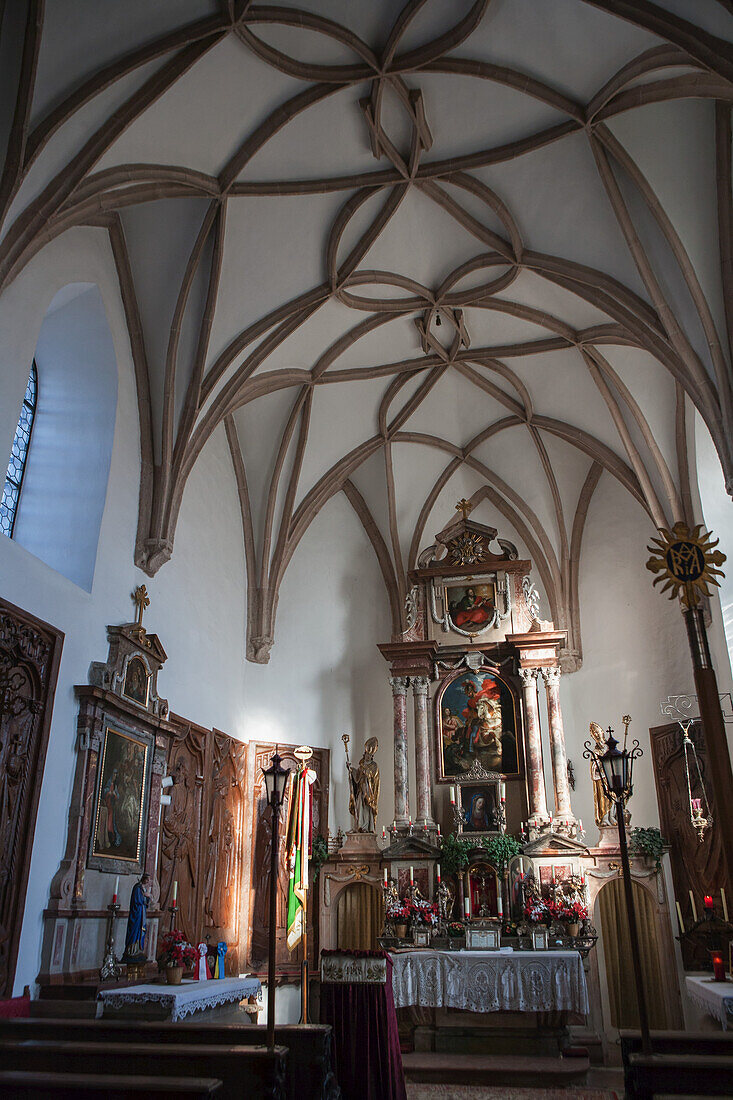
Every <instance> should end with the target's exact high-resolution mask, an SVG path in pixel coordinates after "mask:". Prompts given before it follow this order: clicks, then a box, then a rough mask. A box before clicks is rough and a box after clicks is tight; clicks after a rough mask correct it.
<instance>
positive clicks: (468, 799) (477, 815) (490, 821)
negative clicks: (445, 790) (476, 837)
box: [458, 780, 499, 833]
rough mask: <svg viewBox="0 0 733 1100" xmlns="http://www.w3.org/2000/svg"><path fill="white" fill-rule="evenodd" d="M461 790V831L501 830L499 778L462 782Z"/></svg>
mask: <svg viewBox="0 0 733 1100" xmlns="http://www.w3.org/2000/svg"><path fill="white" fill-rule="evenodd" d="M458 789H459V792H460V809H461V820H460V822H459V825H458V832H459V833H496V832H498V831H499V819H498V816H497V811H498V808H499V792H498V780H497V782H496V783H470V784H467V785H464V784H462V785H461V786H460V787H459V788H458Z"/></svg>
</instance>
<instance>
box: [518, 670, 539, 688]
mask: <svg viewBox="0 0 733 1100" xmlns="http://www.w3.org/2000/svg"><path fill="white" fill-rule="evenodd" d="M519 679H520V680H521V681H522V687H529V686H530V684H531V683H532V681H533V680H536V679H537V669H536V668H520V670H519Z"/></svg>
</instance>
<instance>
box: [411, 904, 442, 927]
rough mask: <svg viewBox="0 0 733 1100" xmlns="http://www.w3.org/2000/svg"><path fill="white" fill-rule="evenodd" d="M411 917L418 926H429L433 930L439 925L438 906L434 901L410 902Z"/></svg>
mask: <svg viewBox="0 0 733 1100" xmlns="http://www.w3.org/2000/svg"><path fill="white" fill-rule="evenodd" d="M407 907H408V909H409V911H410V917H411V918H412V920H413V921H414V922H417V923H418V924H428V925H430V926H431V927H432V928H434V927H435V925H436V924H437V923H438V906H437V904H436V903H435V902H434V901H427V900H422V899H421V900H418V901H411V902H408V905H407Z"/></svg>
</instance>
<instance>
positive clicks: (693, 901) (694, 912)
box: [690, 890, 697, 924]
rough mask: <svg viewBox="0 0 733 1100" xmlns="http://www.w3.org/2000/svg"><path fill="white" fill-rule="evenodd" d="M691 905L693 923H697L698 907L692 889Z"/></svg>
mask: <svg viewBox="0 0 733 1100" xmlns="http://www.w3.org/2000/svg"><path fill="white" fill-rule="evenodd" d="M690 905H691V906H692V923H693V924H697V909H696V908H695V898H694V897H693V894H692V890H690Z"/></svg>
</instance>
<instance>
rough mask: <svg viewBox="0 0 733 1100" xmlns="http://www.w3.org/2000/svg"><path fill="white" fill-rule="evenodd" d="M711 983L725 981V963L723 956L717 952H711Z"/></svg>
mask: <svg viewBox="0 0 733 1100" xmlns="http://www.w3.org/2000/svg"><path fill="white" fill-rule="evenodd" d="M712 955H713V981H716V982H724V981H725V963H724V962H723V956H722V955H721V954H720V953H719V952H718V951H713V953H712Z"/></svg>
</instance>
